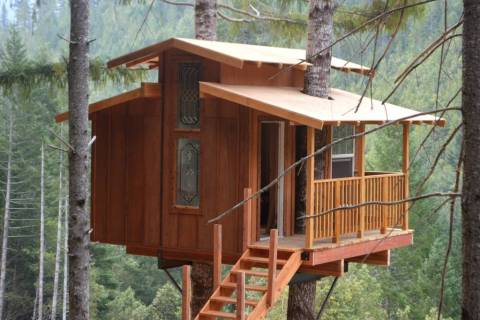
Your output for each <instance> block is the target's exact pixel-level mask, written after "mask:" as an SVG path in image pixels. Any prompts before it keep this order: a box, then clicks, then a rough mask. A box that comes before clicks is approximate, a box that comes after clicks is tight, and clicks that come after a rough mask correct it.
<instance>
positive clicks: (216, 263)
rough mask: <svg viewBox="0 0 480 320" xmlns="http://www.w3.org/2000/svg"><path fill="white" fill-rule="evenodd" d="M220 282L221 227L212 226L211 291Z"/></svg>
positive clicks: (217, 225)
mask: <svg viewBox="0 0 480 320" xmlns="http://www.w3.org/2000/svg"><path fill="white" fill-rule="evenodd" d="M221 282H222V225H221V224H214V225H213V290H216V289H217V288H218V286H219V285H220V283H221Z"/></svg>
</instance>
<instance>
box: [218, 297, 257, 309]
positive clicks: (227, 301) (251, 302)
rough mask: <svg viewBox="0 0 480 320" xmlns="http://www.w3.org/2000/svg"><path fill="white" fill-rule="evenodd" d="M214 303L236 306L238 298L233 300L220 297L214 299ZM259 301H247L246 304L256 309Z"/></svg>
mask: <svg viewBox="0 0 480 320" xmlns="http://www.w3.org/2000/svg"><path fill="white" fill-rule="evenodd" d="M211 300H212V301H216V302H223V303H229V304H236V303H237V299H236V298H231V297H223V296H218V297H212V298H211ZM257 303H258V301H255V300H245V304H246V305H249V306H252V307H255V306H256V305H257Z"/></svg>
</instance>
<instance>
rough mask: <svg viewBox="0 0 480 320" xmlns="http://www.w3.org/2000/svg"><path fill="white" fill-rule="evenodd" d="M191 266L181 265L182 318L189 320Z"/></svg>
mask: <svg viewBox="0 0 480 320" xmlns="http://www.w3.org/2000/svg"><path fill="white" fill-rule="evenodd" d="M191 268H192V267H191V266H189V265H184V266H183V267H182V287H183V288H182V320H191V318H192V315H191V310H190V299H191V291H192V287H191V283H190V272H191Z"/></svg>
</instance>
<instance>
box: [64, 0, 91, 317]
mask: <svg viewBox="0 0 480 320" xmlns="http://www.w3.org/2000/svg"><path fill="white" fill-rule="evenodd" d="M70 10H71V11H70V13H71V18H70V19H71V20H70V55H69V62H68V111H69V113H70V116H69V141H70V145H71V146H72V147H73V149H74V150H73V151H72V152H70V154H69V172H68V174H69V223H68V228H69V232H68V249H69V254H68V257H69V270H68V279H69V290H68V291H69V311H70V313H69V319H72V320H83V319H85V320H86V319H89V305H88V302H89V283H88V281H89V262H90V252H89V245H90V239H89V230H90V222H89V217H88V211H87V192H88V140H89V136H88V113H87V112H88V111H87V110H88V70H89V65H88V46H89V43H88V27H89V21H88V20H89V0H71V1H70Z"/></svg>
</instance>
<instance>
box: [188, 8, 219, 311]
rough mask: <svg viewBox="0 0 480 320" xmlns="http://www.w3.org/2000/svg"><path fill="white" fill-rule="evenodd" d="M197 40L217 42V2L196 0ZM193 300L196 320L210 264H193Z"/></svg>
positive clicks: (208, 286) (207, 289) (209, 285)
mask: <svg viewBox="0 0 480 320" xmlns="http://www.w3.org/2000/svg"><path fill="white" fill-rule="evenodd" d="M195 38H196V39H202V40H212V41H215V40H217V1H216V0H195ZM190 278H191V280H192V299H191V302H190V308H191V313H192V318H195V317H196V316H197V314H198V312H199V311H200V309H201V308H202V307H203V305H204V304H205V303H206V302H207V300H208V298H209V297H210V295H211V294H212V292H213V267H212V265H210V264H205V263H198V262H193V264H192V272H191V275H190Z"/></svg>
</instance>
